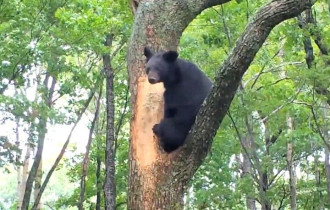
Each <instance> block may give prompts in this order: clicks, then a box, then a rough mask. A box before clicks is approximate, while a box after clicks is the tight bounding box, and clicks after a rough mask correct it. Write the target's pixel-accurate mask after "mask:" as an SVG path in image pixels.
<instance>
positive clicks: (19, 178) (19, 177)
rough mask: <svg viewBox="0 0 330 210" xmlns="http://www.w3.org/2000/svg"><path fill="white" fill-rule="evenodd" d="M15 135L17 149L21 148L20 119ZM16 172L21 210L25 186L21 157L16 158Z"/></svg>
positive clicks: (17, 193)
mask: <svg viewBox="0 0 330 210" xmlns="http://www.w3.org/2000/svg"><path fill="white" fill-rule="evenodd" d="M15 133H16V142H15V144H16V147H17V148H20V136H19V119H18V118H16V128H15ZM16 165H17V166H16V172H17V188H16V190H17V192H16V195H17V209H20V207H21V203H22V199H23V192H22V189H23V187H22V185H23V180H22V166H21V165H20V156H18V155H17V156H16Z"/></svg>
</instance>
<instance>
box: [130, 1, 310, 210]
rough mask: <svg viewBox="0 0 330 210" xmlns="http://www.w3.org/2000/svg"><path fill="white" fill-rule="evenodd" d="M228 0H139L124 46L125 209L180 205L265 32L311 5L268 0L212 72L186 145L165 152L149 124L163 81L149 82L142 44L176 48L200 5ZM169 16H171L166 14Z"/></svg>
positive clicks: (159, 113) (159, 100) (159, 101)
mask: <svg viewBox="0 0 330 210" xmlns="http://www.w3.org/2000/svg"><path fill="white" fill-rule="evenodd" d="M227 1H228V0H223V1H221V0H182V1H174V0H162V1H154V0H141V1H139V3H138V6H137V9H136V13H135V23H134V26H133V27H134V28H133V33H132V37H131V42H130V45H129V51H128V59H127V62H128V71H129V76H130V91H131V107H132V119H131V139H130V156H129V162H130V164H129V167H130V168H129V171H130V172H129V192H130V193H129V199H128V208H129V209H181V208H182V205H183V194H184V192H185V190H186V189H187V187H188V182H189V181H190V179H191V177H192V176H193V174H194V173H195V171H196V170H197V169H198V167H199V166H200V165H201V163H202V162H203V160H204V158H205V157H206V155H207V154H208V151H209V149H210V147H211V144H212V139H213V137H214V136H215V133H216V130H217V129H218V127H219V125H220V123H221V121H222V119H223V118H224V116H225V114H226V113H227V111H228V108H229V106H230V103H231V101H232V99H233V97H234V95H235V92H236V90H237V87H238V85H239V83H240V81H241V78H242V76H243V74H244V73H245V71H246V70H247V68H248V67H249V65H250V63H251V62H252V60H253V58H254V56H255V54H256V53H257V52H258V50H259V49H260V48H261V46H262V44H263V43H264V41H265V39H266V38H267V36H268V35H269V33H270V31H271V30H272V29H273V28H274V27H275V26H276V25H277V24H279V23H280V22H282V21H284V20H286V19H288V18H292V17H295V16H297V15H298V14H299V13H301V12H302V11H303V10H305V9H307V8H309V7H311V5H312V4H313V2H312V1H311V0H286V1H281V0H278V1H272V2H270V3H269V4H267V5H265V6H264V7H262V8H261V9H260V10H259V11H258V12H257V14H256V15H255V17H254V19H253V20H252V22H251V23H250V24H249V25H248V26H247V27H246V29H245V31H244V33H243V35H242V36H241V38H240V39H239V40H238V41H237V43H236V46H235V47H234V49H233V50H232V51H231V53H230V55H229V56H228V58H227V60H226V61H225V62H224V63H223V65H222V66H221V67H220V69H219V70H218V71H217V74H216V78H215V83H214V87H213V89H212V91H211V93H210V95H209V96H208V97H207V99H206V102H205V103H204V105H203V106H202V108H201V110H200V111H199V114H198V116H197V119H196V122H195V125H194V126H193V128H192V131H191V132H190V134H189V135H188V137H187V139H186V144H185V145H184V146H183V147H181V148H180V149H178V150H177V151H174V152H172V153H171V154H165V153H163V152H162V151H161V150H159V149H158V148H159V147H158V144H157V140H156V139H155V137H154V135H153V133H152V130H151V129H152V126H153V125H154V124H156V123H158V122H159V120H160V119H161V116H162V111H161V110H162V92H163V87H162V85H152V86H151V85H149V84H148V82H147V80H146V77H145V73H144V65H145V58H144V57H143V56H142V53H143V48H144V47H145V46H151V47H152V48H153V49H154V50H156V51H158V50H165V49H172V50H175V49H176V48H177V45H178V43H179V39H180V37H181V34H182V32H183V30H184V29H185V28H186V26H187V25H188V24H189V23H190V22H191V21H192V20H193V19H194V18H195V17H196V15H198V14H199V13H200V12H201V11H202V10H204V9H206V8H208V7H211V6H214V5H219V4H222V3H225V2H227ZM168 17H171V18H168Z"/></svg>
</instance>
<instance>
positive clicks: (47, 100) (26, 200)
mask: <svg viewBox="0 0 330 210" xmlns="http://www.w3.org/2000/svg"><path fill="white" fill-rule="evenodd" d="M49 79H50V76H49V74H48V73H47V74H46V77H45V79H44V83H43V87H44V88H45V89H48V88H47V87H48V82H49ZM55 83H56V80H55V79H54V78H53V79H52V84H51V87H50V88H49V89H48V91H47V93H44V94H42V98H43V102H44V104H45V105H47V106H48V107H51V104H52V96H53V94H54V89H55ZM47 119H48V117H47V114H46V113H44V114H43V115H40V116H39V123H38V142H37V152H36V155H35V157H34V162H33V164H32V167H31V170H30V173H29V176H28V179H27V181H26V186H25V192H24V197H23V202H22V210H27V209H28V208H29V204H30V197H31V193H32V187H33V183H34V181H35V179H36V176H37V172H38V167H39V165H40V162H41V161H42V152H43V149H44V141H45V136H46V132H47Z"/></svg>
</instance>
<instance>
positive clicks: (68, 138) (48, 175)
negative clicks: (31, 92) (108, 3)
mask: <svg viewBox="0 0 330 210" xmlns="http://www.w3.org/2000/svg"><path fill="white" fill-rule="evenodd" d="M94 93H95V90H92V91H91V93H90V96H89V98H88V99H87V101H86V103H85V105H84V107H83V108H82V110H81V111H80V112H79V113H78V119H77V121H76V122H75V124H74V125H73V127H72V128H71V131H70V133H69V135H68V137H67V139H66V141H65V143H64V145H63V147H62V149H61V152H60V153H59V155H58V156H57V158H56V160H55V162H54V164H53V166H52V167H51V169H50V170H49V172H48V173H47V176H46V178H45V180H44V182H43V183H42V185H41V187H40V190H39V193H38V195H37V197H36V198H35V201H34V204H33V207H32V210H35V209H36V208H37V207H38V204H39V201H40V199H41V196H42V194H43V192H44V190H45V189H46V186H47V184H48V182H49V180H50V178H51V176H52V174H53V172H54V171H55V169H56V167H57V166H58V164H59V163H60V161H61V159H62V157H63V156H64V153H65V150H66V148H67V147H68V145H69V143H70V140H71V136H72V133H73V131H74V130H75V128H76V127H77V125H78V123H79V122H80V120H81V118H82V116H83V114H84V113H85V111H86V109H87V108H88V106H89V103H90V102H91V100H92V98H93V96H94Z"/></svg>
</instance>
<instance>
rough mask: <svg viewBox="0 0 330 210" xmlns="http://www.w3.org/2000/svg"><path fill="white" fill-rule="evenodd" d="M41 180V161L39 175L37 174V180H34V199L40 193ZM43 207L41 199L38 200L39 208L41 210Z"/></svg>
mask: <svg viewBox="0 0 330 210" xmlns="http://www.w3.org/2000/svg"><path fill="white" fill-rule="evenodd" d="M41 180H42V162H40V164H39V167H38V171H37V175H36V180H35V182H34V199H35V200H36V199H37V197H38V194H39V193H40V187H41ZM41 208H42V206H41V202H40V199H39V201H38V206H37V208H36V209H37V210H40V209H41Z"/></svg>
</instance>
